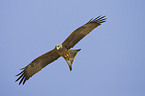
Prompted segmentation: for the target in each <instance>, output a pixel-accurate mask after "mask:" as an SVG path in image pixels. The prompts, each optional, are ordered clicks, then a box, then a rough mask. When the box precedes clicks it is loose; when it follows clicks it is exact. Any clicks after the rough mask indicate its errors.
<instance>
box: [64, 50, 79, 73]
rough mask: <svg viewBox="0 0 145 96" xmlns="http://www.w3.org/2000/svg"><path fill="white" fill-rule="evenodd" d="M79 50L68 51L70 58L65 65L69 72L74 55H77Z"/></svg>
mask: <svg viewBox="0 0 145 96" xmlns="http://www.w3.org/2000/svg"><path fill="white" fill-rule="evenodd" d="M80 50H81V49H78V50H69V52H70V55H71V56H70V58H69V60H66V62H67V64H68V66H69V68H70V71H71V70H72V64H73V62H74V60H75V56H76V54H77V53H78V52H79V51H80Z"/></svg>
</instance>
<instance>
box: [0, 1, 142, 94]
mask: <svg viewBox="0 0 145 96" xmlns="http://www.w3.org/2000/svg"><path fill="white" fill-rule="evenodd" d="M144 9H145V1H144V0H0V33H1V35H0V58H1V59H0V64H1V67H0V76H1V82H0V85H1V86H0V96H145V24H144V21H145V10H144ZM99 15H105V16H106V17H107V22H105V23H103V24H102V25H100V26H99V27H97V28H96V29H94V30H93V31H92V32H91V33H90V34H89V35H87V36H86V37H85V38H83V39H82V40H81V41H80V42H79V43H78V44H77V45H76V46H75V47H74V48H73V49H82V50H81V51H80V52H79V53H78V54H77V56H76V59H75V61H74V64H73V70H72V72H70V71H69V67H68V65H67V63H66V61H65V60H64V59H63V58H59V59H58V60H57V61H55V62H53V63H51V64H50V65H48V66H47V67H45V68H44V69H42V70H41V71H40V72H38V73H37V74H35V75H34V76H33V77H32V78H30V79H29V80H28V81H27V82H26V84H25V85H18V82H15V80H16V79H17V77H15V75H16V74H18V73H19V72H21V70H19V69H21V68H23V67H25V66H26V65H28V64H29V63H30V62H31V61H32V60H34V59H35V58H36V57H38V56H40V55H42V54H43V53H46V52H48V51H50V50H52V49H53V48H54V47H55V45H56V44H60V43H62V42H63V41H64V40H65V39H66V38H67V37H68V36H69V34H71V32H73V31H74V30H75V29H77V28H78V27H80V26H82V25H83V24H85V23H86V22H88V21H89V20H90V19H91V18H95V17H97V16H99Z"/></svg>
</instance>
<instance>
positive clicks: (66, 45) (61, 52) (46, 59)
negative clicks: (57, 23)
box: [16, 16, 106, 84]
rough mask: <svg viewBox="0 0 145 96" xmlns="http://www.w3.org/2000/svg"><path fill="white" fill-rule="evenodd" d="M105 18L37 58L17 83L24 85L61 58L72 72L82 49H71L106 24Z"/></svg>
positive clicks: (78, 31) (21, 73) (79, 30)
mask: <svg viewBox="0 0 145 96" xmlns="http://www.w3.org/2000/svg"><path fill="white" fill-rule="evenodd" d="M104 17H105V16H102V17H101V16H98V17H97V18H95V19H91V20H90V21H89V22H87V23H86V24H85V25H83V26H81V27H79V28H78V29H76V30H75V31H73V32H72V33H71V34H70V36H69V37H68V38H67V39H66V40H65V41H64V42H63V43H62V44H57V45H56V46H55V48H54V49H53V50H51V51H49V52H47V53H45V54H43V55H41V56H39V57H37V58H36V59H35V60H33V61H32V62H31V63H30V64H29V65H27V66H26V67H24V68H22V69H21V70H23V71H22V72H20V73H19V74H18V75H16V76H19V77H18V79H17V80H16V81H18V80H20V82H19V84H21V83H22V84H24V83H25V82H26V80H28V79H29V78H30V77H32V76H33V75H34V74H35V73H37V72H38V71H40V70H41V69H42V68H44V67H45V66H46V65H48V64H50V63H51V62H53V61H55V60H57V59H58V58H59V57H61V56H62V57H63V58H64V59H65V60H66V62H67V64H68V65H69V68H70V70H72V64H73V61H74V59H75V56H76V54H77V53H78V52H79V51H80V50H81V49H78V50H69V49H70V48H72V47H74V46H75V45H76V44H77V43H78V42H79V41H80V40H81V39H82V38H83V37H85V36H86V35H87V34H89V33H90V32H91V31H92V30H93V29H94V28H96V27H97V26H99V25H101V23H103V22H105V20H106V18H104Z"/></svg>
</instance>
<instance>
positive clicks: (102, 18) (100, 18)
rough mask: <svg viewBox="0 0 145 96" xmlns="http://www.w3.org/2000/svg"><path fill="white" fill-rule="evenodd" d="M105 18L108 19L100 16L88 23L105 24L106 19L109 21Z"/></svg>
mask: <svg viewBox="0 0 145 96" xmlns="http://www.w3.org/2000/svg"><path fill="white" fill-rule="evenodd" d="M105 17H106V16H105V15H104V16H102V15H100V16H98V17H96V18H95V19H93V18H92V19H91V20H89V21H88V23H98V24H101V23H104V22H106V19H107V18H105Z"/></svg>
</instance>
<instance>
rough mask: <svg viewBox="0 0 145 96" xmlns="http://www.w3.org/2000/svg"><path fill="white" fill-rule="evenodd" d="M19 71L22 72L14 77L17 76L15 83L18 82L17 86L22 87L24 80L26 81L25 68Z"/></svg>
mask: <svg viewBox="0 0 145 96" xmlns="http://www.w3.org/2000/svg"><path fill="white" fill-rule="evenodd" d="M20 70H23V71H22V72H20V73H19V74H17V75H16V76H19V77H18V78H17V79H16V81H15V82H17V81H19V80H20V82H19V85H21V84H22V85H24V84H25V82H26V80H28V79H27V76H26V72H25V70H26V67H24V68H22V69H20Z"/></svg>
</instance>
